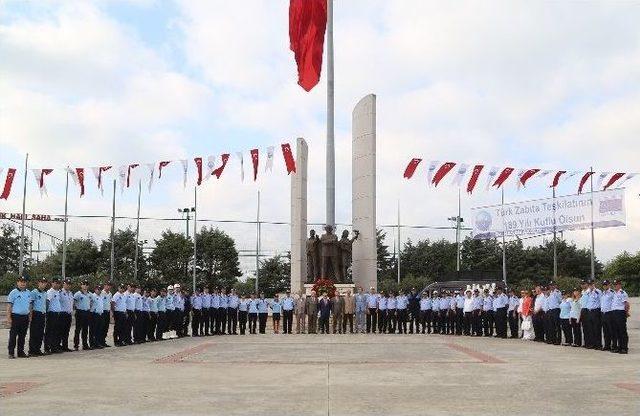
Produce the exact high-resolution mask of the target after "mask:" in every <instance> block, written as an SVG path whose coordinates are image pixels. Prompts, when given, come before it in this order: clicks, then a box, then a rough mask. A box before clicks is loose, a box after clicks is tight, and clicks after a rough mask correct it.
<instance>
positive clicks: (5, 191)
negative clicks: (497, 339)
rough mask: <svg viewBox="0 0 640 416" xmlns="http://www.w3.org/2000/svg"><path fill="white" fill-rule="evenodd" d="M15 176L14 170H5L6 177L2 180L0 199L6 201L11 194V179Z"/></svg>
mask: <svg viewBox="0 0 640 416" xmlns="http://www.w3.org/2000/svg"><path fill="white" fill-rule="evenodd" d="M15 176H16V170H15V169H14V168H9V169H7V176H6V178H5V180H4V187H3V188H2V195H0V199H8V198H9V195H10V194H11V187H12V186H13V178H14V177H15Z"/></svg>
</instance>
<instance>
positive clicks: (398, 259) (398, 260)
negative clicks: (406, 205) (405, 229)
mask: <svg viewBox="0 0 640 416" xmlns="http://www.w3.org/2000/svg"><path fill="white" fill-rule="evenodd" d="M397 262H398V284H400V200H399V199H398V257H397Z"/></svg>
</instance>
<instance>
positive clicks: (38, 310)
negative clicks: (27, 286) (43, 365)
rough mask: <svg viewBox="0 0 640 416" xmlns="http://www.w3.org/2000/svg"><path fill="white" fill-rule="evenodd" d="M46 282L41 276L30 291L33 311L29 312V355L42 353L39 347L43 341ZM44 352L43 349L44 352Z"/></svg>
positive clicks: (45, 312)
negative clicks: (36, 284)
mask: <svg viewBox="0 0 640 416" xmlns="http://www.w3.org/2000/svg"><path fill="white" fill-rule="evenodd" d="M47 284H48V281H47V279H45V278H42V279H40V280H39V281H38V287H37V288H36V289H33V290H32V291H31V301H32V302H33V313H32V314H31V325H30V327H29V355H33V356H39V355H43V353H42V351H41V350H40V348H41V347H42V343H43V341H44V327H45V321H46V314H47V292H46V289H47ZM46 353H47V352H46V351H45V354H46Z"/></svg>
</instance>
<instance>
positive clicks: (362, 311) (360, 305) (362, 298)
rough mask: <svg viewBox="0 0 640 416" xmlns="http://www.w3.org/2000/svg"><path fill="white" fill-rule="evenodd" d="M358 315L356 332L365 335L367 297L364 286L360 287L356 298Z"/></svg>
mask: <svg viewBox="0 0 640 416" xmlns="http://www.w3.org/2000/svg"><path fill="white" fill-rule="evenodd" d="M354 298H355V299H354V302H355V314H356V332H359V333H361V334H364V332H365V331H366V315H367V295H366V294H365V293H364V289H362V286H360V287H358V293H356V295H355V296H354Z"/></svg>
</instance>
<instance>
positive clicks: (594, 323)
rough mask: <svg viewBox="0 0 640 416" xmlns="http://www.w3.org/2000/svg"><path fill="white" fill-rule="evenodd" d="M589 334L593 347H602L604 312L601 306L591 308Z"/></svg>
mask: <svg viewBox="0 0 640 416" xmlns="http://www.w3.org/2000/svg"><path fill="white" fill-rule="evenodd" d="M588 315H589V335H590V338H591V345H590V347H592V348H602V313H600V308H598V309H590V310H589V314H588Z"/></svg>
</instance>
